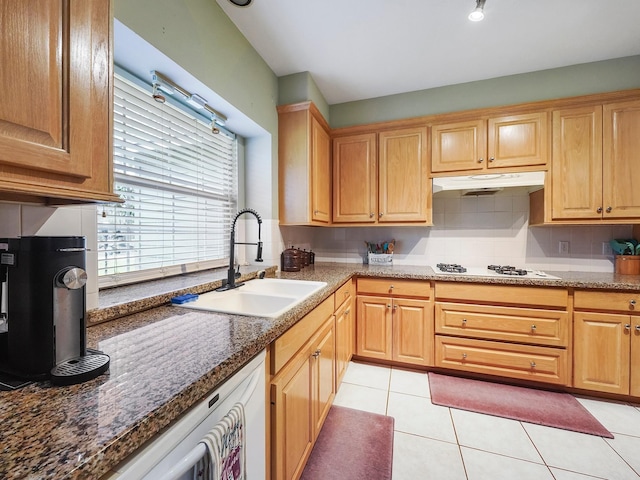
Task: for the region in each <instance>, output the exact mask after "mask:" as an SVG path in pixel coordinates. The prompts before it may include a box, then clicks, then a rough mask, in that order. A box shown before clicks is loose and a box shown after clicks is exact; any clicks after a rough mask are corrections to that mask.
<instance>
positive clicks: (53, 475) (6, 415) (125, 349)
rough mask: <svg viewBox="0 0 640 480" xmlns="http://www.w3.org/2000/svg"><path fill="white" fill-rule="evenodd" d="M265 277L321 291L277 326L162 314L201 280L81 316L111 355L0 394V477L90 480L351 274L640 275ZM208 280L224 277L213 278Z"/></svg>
mask: <svg viewBox="0 0 640 480" xmlns="http://www.w3.org/2000/svg"><path fill="white" fill-rule="evenodd" d="M266 271H267V275H268V276H274V275H275V276H278V277H281V278H293V279H300V280H321V281H325V282H327V286H326V287H325V288H323V289H322V290H320V291H319V292H317V293H316V294H314V295H313V296H311V297H310V298H309V299H307V300H306V301H305V302H303V303H302V304H300V305H298V306H296V307H295V308H293V309H292V310H290V311H289V312H287V313H286V314H284V315H282V316H281V317H278V318H275V319H265V318H256V317H243V316H236V315H223V314H216V313H212V312H203V311H199V310H190V309H183V308H176V307H172V306H170V305H168V304H167V302H168V300H169V298H170V297H171V296H173V295H179V294H182V293H185V292H187V291H191V292H203V291H206V290H211V289H212V288H215V287H216V286H218V285H219V284H220V281H219V279H218V280H216V279H215V275H213V276H211V273H210V274H209V275H210V276H207V275H206V274H198V275H187V276H184V277H178V278H177V279H175V280H174V281H173V284H171V285H170V286H169V287H166V286H165V287H164V288H160V287H159V284H157V283H154V282H149V283H147V284H141V285H138V286H136V287H132V289H126V288H123V289H116V290H114V291H108V292H107V293H106V295H105V297H106V300H104V304H103V300H101V308H100V309H99V310H98V311H93V312H89V315H88V317H89V321H90V323H91V324H92V326H90V327H89V328H88V329H87V340H88V346H90V347H93V348H97V349H99V350H102V351H104V352H105V353H107V354H108V355H109V356H110V357H111V365H110V369H109V372H108V373H107V374H104V375H102V376H100V377H99V378H96V379H94V380H91V381H88V382H85V383H82V384H80V385H74V386H69V387H54V386H52V385H51V384H50V383H49V382H41V383H36V384H32V385H30V386H28V387H25V388H23V389H21V390H17V391H13V392H2V393H0V412H2V421H1V422H0V478H3V479H7V480H8V479H38V480H40V479H56V480H58V479H66V478H83V479H85V478H91V479H97V478H100V476H101V475H104V474H106V473H108V471H109V470H110V469H111V468H113V467H115V466H116V465H117V464H118V463H119V462H120V461H121V460H123V459H124V458H126V457H127V456H128V455H129V454H130V453H132V452H134V451H135V450H136V449H137V448H138V447H139V446H141V445H142V444H143V443H144V442H146V441H147V440H149V439H151V438H152V437H153V436H154V435H156V434H157V433H158V432H159V431H160V430H161V429H162V428H163V427H165V426H166V425H168V424H169V423H171V422H172V421H173V420H175V419H176V418H177V417H179V416H180V415H181V414H183V413H184V412H185V411H186V410H188V409H189V408H190V407H191V406H193V405H194V404H196V403H197V402H198V401H199V400H200V399H202V398H203V397H204V396H205V395H207V393H209V392H210V391H211V390H213V389H214V388H216V387H217V386H218V385H219V384H220V383H222V382H223V381H224V380H226V379H227V378H228V377H230V376H231V375H232V374H233V373H234V372H236V371H237V370H239V369H240V368H241V367H242V366H243V365H244V364H245V363H247V362H248V361H249V360H251V359H252V358H253V357H254V356H255V355H256V354H258V353H259V352H260V351H262V350H263V349H264V348H266V347H267V346H268V345H269V344H270V343H271V342H273V341H274V340H275V339H276V338H277V337H279V336H280V335H281V334H282V333H284V332H285V331H286V330H287V329H288V328H290V327H291V326H292V325H293V324H295V323H296V322H297V321H298V320H299V319H300V318H302V317H303V316H304V315H305V314H306V313H308V312H309V311H311V310H312V309H313V308H315V306H316V305H318V304H319V303H320V302H321V301H323V300H324V299H325V298H327V297H328V296H329V295H331V294H332V293H333V292H334V291H335V290H336V289H337V288H338V287H340V286H341V285H342V284H343V283H344V282H345V281H346V280H348V279H349V278H350V277H351V276H352V275H359V276H370V277H388V278H410V279H422V280H443V281H456V282H460V281H463V282H467V281H468V282H474V283H492V284H494V283H495V284H510V285H552V286H558V287H576V288H595V289H612V290H630V291H638V292H640V276H630V275H616V274H608V273H582V272H548V273H550V274H553V275H556V276H559V277H561V280H549V279H530V280H529V279H518V278H510V277H507V278H495V277H491V278H487V277H469V276H464V275H459V276H455V277H449V276H447V277H443V276H442V275H437V274H435V273H434V272H433V271H432V270H431V269H430V268H429V267H418V266H400V265H396V266H393V267H378V266H366V265H358V264H316V265H315V266H313V267H309V268H306V269H303V270H302V271H301V272H296V273H282V272H276V267H270V268H267V269H266ZM216 275H217V276H218V278H222V276H223V273H220V272H218V273H216ZM255 275H256V270H251V269H250V268H248V269H246V270H245V271H244V274H243V277H242V278H241V280H246V279H250V278H253V277H255ZM145 289H146V290H145ZM132 291H133V293H132ZM101 295H102V292H101ZM133 297H135V299H133Z"/></svg>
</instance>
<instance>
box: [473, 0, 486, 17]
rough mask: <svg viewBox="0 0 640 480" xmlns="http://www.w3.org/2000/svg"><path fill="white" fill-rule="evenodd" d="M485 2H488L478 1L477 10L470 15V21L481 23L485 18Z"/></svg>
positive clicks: (484, 0)
mask: <svg viewBox="0 0 640 480" xmlns="http://www.w3.org/2000/svg"><path fill="white" fill-rule="evenodd" d="M484 2H486V0H476V8H475V9H474V10H473V12H471V13H470V14H469V20H471V21H472V22H479V21H480V20H482V19H483V18H484Z"/></svg>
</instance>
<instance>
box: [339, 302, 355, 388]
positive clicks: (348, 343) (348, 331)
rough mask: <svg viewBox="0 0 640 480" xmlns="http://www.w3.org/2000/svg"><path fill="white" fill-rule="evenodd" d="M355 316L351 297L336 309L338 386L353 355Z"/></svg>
mask: <svg viewBox="0 0 640 480" xmlns="http://www.w3.org/2000/svg"><path fill="white" fill-rule="evenodd" d="M354 318H355V312H354V309H353V301H352V299H351V298H349V300H347V301H345V302H344V303H343V304H342V305H341V306H340V307H339V308H338V310H336V387H337V385H340V382H341V381H342V378H343V377H344V374H345V373H346V371H347V366H348V365H349V361H350V360H351V357H352V356H353V350H354V348H353V346H354V336H355V323H354ZM336 390H337V388H336Z"/></svg>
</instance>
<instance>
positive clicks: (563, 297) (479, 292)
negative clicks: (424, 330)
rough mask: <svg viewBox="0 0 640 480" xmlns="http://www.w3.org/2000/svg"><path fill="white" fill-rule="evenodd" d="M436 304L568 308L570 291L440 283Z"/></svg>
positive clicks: (437, 286)
mask: <svg viewBox="0 0 640 480" xmlns="http://www.w3.org/2000/svg"><path fill="white" fill-rule="evenodd" d="M435 291H436V300H460V301H465V302H474V303H484V304H491V305H501V304H502V305H530V306H535V307H550V308H562V309H566V308H567V300H568V297H569V294H568V292H567V289H566V288H549V287H530V286H524V285H523V286H517V285H514V286H511V285H482V284H473V283H460V282H438V283H436V290H435Z"/></svg>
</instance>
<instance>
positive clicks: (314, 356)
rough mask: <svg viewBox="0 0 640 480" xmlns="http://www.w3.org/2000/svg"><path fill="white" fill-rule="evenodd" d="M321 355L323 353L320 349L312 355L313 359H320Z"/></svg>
mask: <svg viewBox="0 0 640 480" xmlns="http://www.w3.org/2000/svg"><path fill="white" fill-rule="evenodd" d="M320 353H322V352H321V351H320V349H318V350H316V351H315V352H313V355H311V356H312V357H313V358H318V357H319V356H320Z"/></svg>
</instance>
